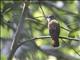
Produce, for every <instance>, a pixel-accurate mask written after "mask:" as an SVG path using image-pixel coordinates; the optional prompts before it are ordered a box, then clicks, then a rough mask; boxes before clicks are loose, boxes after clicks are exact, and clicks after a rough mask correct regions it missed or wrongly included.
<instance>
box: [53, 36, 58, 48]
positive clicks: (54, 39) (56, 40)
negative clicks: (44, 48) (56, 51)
mask: <svg viewBox="0 0 80 60" xmlns="http://www.w3.org/2000/svg"><path fill="white" fill-rule="evenodd" d="M52 40H53V41H54V43H53V47H59V40H58V38H52Z"/></svg>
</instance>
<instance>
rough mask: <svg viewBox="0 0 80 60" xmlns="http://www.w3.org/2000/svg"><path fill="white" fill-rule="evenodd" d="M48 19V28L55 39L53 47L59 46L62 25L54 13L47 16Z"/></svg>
mask: <svg viewBox="0 0 80 60" xmlns="http://www.w3.org/2000/svg"><path fill="white" fill-rule="evenodd" d="M47 20H48V29H49V33H50V36H51V38H52V40H53V41H54V43H53V47H58V46H59V34H60V25H59V23H58V21H57V20H55V17H54V16H53V15H51V16H47Z"/></svg>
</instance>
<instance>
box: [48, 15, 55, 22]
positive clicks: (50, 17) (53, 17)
mask: <svg viewBox="0 0 80 60" xmlns="http://www.w3.org/2000/svg"><path fill="white" fill-rule="evenodd" d="M47 20H48V22H49V21H51V20H55V16H53V15H49V16H47Z"/></svg>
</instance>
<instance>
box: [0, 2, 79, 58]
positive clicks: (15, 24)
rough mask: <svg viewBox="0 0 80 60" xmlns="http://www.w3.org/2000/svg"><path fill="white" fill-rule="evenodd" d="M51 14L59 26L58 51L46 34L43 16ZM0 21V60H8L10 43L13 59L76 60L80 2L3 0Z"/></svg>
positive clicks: (45, 22) (0, 8) (45, 21)
mask: <svg viewBox="0 0 80 60" xmlns="http://www.w3.org/2000/svg"><path fill="white" fill-rule="evenodd" d="M51 14H53V15H54V16H55V17H56V19H57V20H58V21H59V24H60V26H61V28H60V29H61V31H60V38H59V41H60V48H58V49H54V47H52V45H51V44H52V40H51V38H50V36H49V32H48V27H47V20H46V17H45V16H47V15H51ZM0 18H1V19H0V31H1V34H0V43H1V46H0V51H1V52H0V53H1V60H9V59H10V57H9V56H10V53H11V52H12V51H10V48H11V45H12V43H13V40H16V43H15V46H16V48H13V49H12V50H13V51H15V50H16V52H15V54H13V55H14V57H13V59H16V60H18V59H19V60H80V1H78V0H71V1H70V0H65V1H64V0H63V1H60V0H51V1H49V0H46V1H41V0H35V1H34V0H30V1H27V0H26V1H13V0H11V1H5V0H3V1H0ZM34 37H35V38H34ZM64 37H65V38H64ZM43 38H44V39H43ZM18 44H20V45H18ZM13 55H12V56H13Z"/></svg>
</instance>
